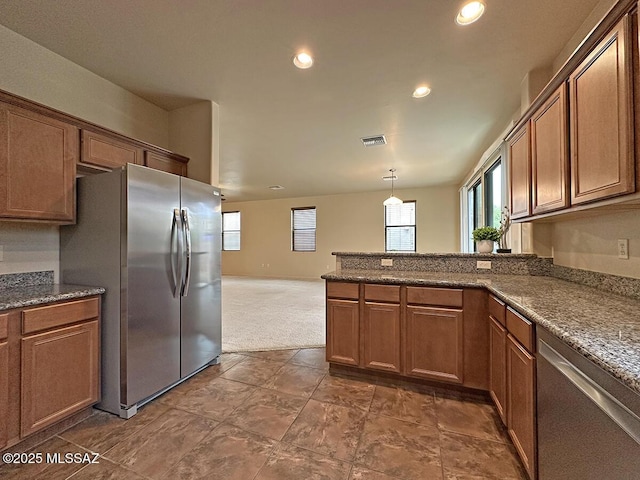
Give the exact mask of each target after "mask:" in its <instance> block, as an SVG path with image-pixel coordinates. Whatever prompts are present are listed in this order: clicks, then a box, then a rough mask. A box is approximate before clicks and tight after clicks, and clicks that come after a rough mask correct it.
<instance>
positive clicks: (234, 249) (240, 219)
mask: <svg viewBox="0 0 640 480" xmlns="http://www.w3.org/2000/svg"><path fill="white" fill-rule="evenodd" d="M231 213H237V214H238V225H239V227H240V228H238V230H225V228H224V216H225V215H227V214H231ZM220 230H221V232H220V233H221V237H222V245H221V247H222V248H221V250H222V251H223V252H239V251H240V249H241V248H242V233H241V232H242V214H241V213H240V210H232V211H229V212H222V225H221V229H220ZM227 232H237V233H238V248H225V242H224V234H225V233H227Z"/></svg>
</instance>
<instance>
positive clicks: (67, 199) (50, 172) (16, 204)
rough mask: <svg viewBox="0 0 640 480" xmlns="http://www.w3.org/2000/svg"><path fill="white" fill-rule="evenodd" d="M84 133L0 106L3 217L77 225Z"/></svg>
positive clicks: (9, 107)
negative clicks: (77, 179)
mask: <svg viewBox="0 0 640 480" xmlns="http://www.w3.org/2000/svg"><path fill="white" fill-rule="evenodd" d="M79 136H80V135H79V133H78V129H77V128H76V127H74V126H72V125H69V124H66V123H64V122H60V121H58V120H55V119H52V118H49V117H46V116H44V115H40V114H38V113H34V112H31V111H29V110H25V109H23V108H19V107H16V106H13V105H9V104H4V103H0V217H4V218H15V219H25V220H45V221H52V222H55V223H73V221H74V220H75V188H74V187H75V176H76V161H77V159H78V156H79V147H78V145H79V144H78V142H79Z"/></svg>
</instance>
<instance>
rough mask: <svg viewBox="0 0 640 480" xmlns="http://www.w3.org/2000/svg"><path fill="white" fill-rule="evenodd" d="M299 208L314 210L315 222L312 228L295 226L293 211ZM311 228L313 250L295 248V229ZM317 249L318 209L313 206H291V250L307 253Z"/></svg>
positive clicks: (304, 229)
mask: <svg viewBox="0 0 640 480" xmlns="http://www.w3.org/2000/svg"><path fill="white" fill-rule="evenodd" d="M299 210H315V224H314V227H313V229H311V228H295V222H294V218H295V213H294V212H296V211H299ZM306 230H313V250H297V249H296V242H295V238H296V231H306ZM317 250H318V209H317V208H316V207H315V206H312V207H291V251H292V252H301V253H305V252H307V253H309V252H315V251H317Z"/></svg>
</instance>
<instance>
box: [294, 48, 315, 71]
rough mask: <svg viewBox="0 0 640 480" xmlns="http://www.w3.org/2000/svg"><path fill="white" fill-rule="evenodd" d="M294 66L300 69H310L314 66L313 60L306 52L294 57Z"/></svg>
mask: <svg viewBox="0 0 640 480" xmlns="http://www.w3.org/2000/svg"><path fill="white" fill-rule="evenodd" d="M293 64H294V65H295V66H296V67H298V68H302V69H305V68H309V67H311V65H313V58H312V57H311V55H309V54H308V53H306V52H300V53H298V54H297V55H296V56H295V57H293Z"/></svg>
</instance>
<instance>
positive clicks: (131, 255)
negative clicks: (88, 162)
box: [60, 164, 221, 418]
mask: <svg viewBox="0 0 640 480" xmlns="http://www.w3.org/2000/svg"><path fill="white" fill-rule="evenodd" d="M77 189H78V192H77V195H78V197H77V198H78V215H77V224H76V225H70V226H64V227H61V229H60V269H61V277H62V281H63V282H65V283H74V284H83V285H97V286H103V287H105V288H106V293H105V294H104V300H103V309H102V314H103V318H102V401H101V403H99V404H98V405H97V407H98V408H100V409H103V410H106V411H109V412H112V413H115V414H117V415H120V416H121V417H123V418H129V417H131V416H132V415H134V414H135V413H136V411H137V408H138V407H139V406H141V405H142V404H144V403H146V402H147V401H149V400H150V399H152V398H154V397H155V396H157V395H159V394H160V393H162V392H164V391H166V390H167V389H169V388H171V387H172V386H174V385H176V384H177V383H179V382H181V381H183V380H185V379H186V378H188V377H189V376H191V375H193V374H194V373H195V372H197V371H199V370H200V369H202V368H204V367H205V366H207V365H208V364H211V363H215V362H216V361H217V358H218V356H219V355H220V353H221V304H220V245H221V212H220V192H219V190H217V189H215V188H214V187H212V186H211V185H207V184H204V183H201V182H197V181H195V180H191V179H188V178H184V177H179V176H177V175H172V174H169V173H165V172H161V171H158V170H152V169H150V168H146V167H142V166H138V165H131V164H129V165H127V166H126V167H124V168H122V169H119V170H115V171H113V172H109V173H102V174H98V175H92V176H87V177H82V178H79V179H78V182H77Z"/></svg>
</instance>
